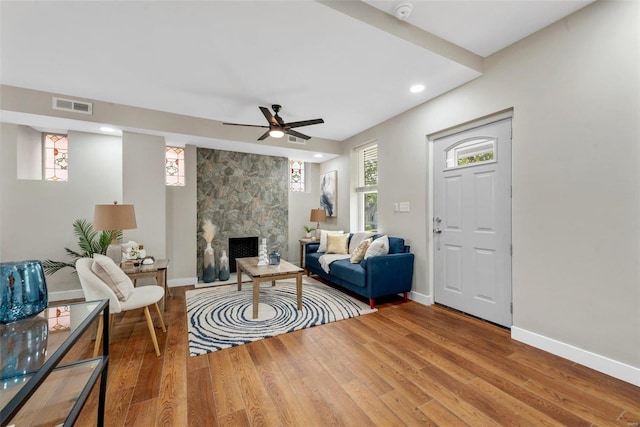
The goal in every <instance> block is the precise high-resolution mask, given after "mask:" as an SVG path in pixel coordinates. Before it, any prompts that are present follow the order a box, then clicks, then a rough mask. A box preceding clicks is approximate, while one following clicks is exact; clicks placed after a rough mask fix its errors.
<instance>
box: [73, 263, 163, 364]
mask: <svg viewBox="0 0 640 427" xmlns="http://www.w3.org/2000/svg"><path fill="white" fill-rule="evenodd" d="M92 263H93V259H92V258H80V259H79V260H78V261H77V262H76V271H77V272H78V277H79V278H80V285H81V286H82V290H83V292H84V298H85V300H87V301H93V300H102V299H108V300H109V312H110V313H111V316H110V317H111V318H110V319H109V325H110V326H111V325H113V315H114V314H116V313H120V312H123V311H129V310H135V309H137V308H143V307H144V315H145V317H146V319H147V326H148V327H149V334H150V335H151V340H152V341H153V347H154V348H155V350H156V355H157V356H158V357H159V356H160V348H159V347H158V339H157V337H156V331H155V328H154V326H153V321H152V320H151V314H150V313H149V306H151V305H154V306H155V308H156V312H157V313H158V318H159V320H160V325H161V326H162V331H163V332H166V331H167V329H166V327H165V325H164V320H163V319H162V313H161V312H160V308H159V307H158V301H160V300H161V299H162V298H163V297H164V289H163V288H162V287H161V286H141V287H139V288H133V290H132V291H131V294H130V295H129V297H128V298H127V300H126V301H120V300H119V299H118V297H117V296H116V294H115V293H114V292H113V290H111V288H110V287H109V285H107V284H106V283H104V282H103V281H102V280H101V279H100V278H99V277H98V276H97V275H96V274H94V272H93V271H91V265H92ZM132 286H133V285H132ZM103 322H104V320H103V318H102V316H100V320H99V322H98V334H97V335H96V343H95V347H94V350H93V354H94V357H96V356H97V355H98V354H99V350H100V342H101V340H102V328H103V327H104V326H103V325H104V323H103ZM110 330H111V328H110Z"/></svg>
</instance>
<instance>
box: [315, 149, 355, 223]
mask: <svg viewBox="0 0 640 427" xmlns="http://www.w3.org/2000/svg"><path fill="white" fill-rule="evenodd" d="M350 170H351V168H350V166H349V156H348V155H344V153H343V155H342V156H340V157H338V158H335V159H332V160H328V161H326V162H324V163H321V164H320V175H322V174H325V173H327V172H331V171H337V172H338V174H337V177H336V181H337V183H338V188H337V196H338V197H337V201H338V202H337V204H336V216H335V217H331V218H327V222H325V223H324V224H322V223H321V224H320V228H322V229H324V230H344V231H345V232H349V231H357V230H355V229H351V207H350V205H351V190H352V186H351V184H350V182H349V177H350V174H351V172H350ZM318 184H319V181H318ZM354 188H355V187H354ZM319 203H320V189H318V199H317V200H316V207H320V205H319Z"/></svg>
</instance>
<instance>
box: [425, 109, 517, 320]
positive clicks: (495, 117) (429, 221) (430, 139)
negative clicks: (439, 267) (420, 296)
mask: <svg viewBox="0 0 640 427" xmlns="http://www.w3.org/2000/svg"><path fill="white" fill-rule="evenodd" d="M504 119H511V127H512V129H513V128H514V127H515V126H514V120H513V119H514V114H513V108H508V109H506V110H502V111H498V112H496V113H493V114H489V115H486V116H483V117H480V118H477V119H473V120H469V121H467V122H464V123H462V124H459V125H455V126H451V127H448V128H446V129H443V130H440V131H437V132H432V133H430V134H427V144H428V147H427V152H428V153H429V154H428V155H429V161H428V168H429V170H428V173H427V179H428V180H429V182H428V184H427V185H426V188H427V192H428V194H427V218H426V230H427V253H428V254H429V256H428V267H429V276H428V285H429V286H428V287H429V301H430V304H435V301H436V295H435V288H436V276H435V252H434V248H435V246H434V235H433V208H434V193H435V182H434V181H435V168H434V163H433V160H434V158H433V155H434V147H433V146H434V143H435V140H436V139H439V138H444V137H447V136H451V135H454V134H456V133H460V132H464V131H467V130H471V129H474V128H477V127H480V126H484V125H488V124H490V123H493V122H497V121H500V120H504ZM513 141H514V138H513V131H512V132H511V188H512V189H513ZM511 247H512V248H513V192H512V195H511ZM511 301H512V310H511V311H512V313H511V317H512V319H513V314H514V312H515V308H514V307H513V253H512V255H511ZM512 323H513V321H512Z"/></svg>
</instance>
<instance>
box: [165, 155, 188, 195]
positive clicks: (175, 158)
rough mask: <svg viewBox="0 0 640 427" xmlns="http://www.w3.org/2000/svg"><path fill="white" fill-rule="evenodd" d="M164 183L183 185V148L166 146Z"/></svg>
mask: <svg viewBox="0 0 640 427" xmlns="http://www.w3.org/2000/svg"><path fill="white" fill-rule="evenodd" d="M164 166H165V169H166V184H167V185H171V186H184V148H180V147H166V148H165V153H164Z"/></svg>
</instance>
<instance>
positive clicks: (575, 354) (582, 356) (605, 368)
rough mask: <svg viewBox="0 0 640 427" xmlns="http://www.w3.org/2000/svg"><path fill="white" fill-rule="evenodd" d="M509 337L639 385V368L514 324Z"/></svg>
mask: <svg viewBox="0 0 640 427" xmlns="http://www.w3.org/2000/svg"><path fill="white" fill-rule="evenodd" d="M511 338H513V339H514V340H517V341H521V342H523V343H525V344H529V345H531V346H533V347H536V348H539V349H541V350H544V351H547V352H549V353H552V354H555V355H556V356H560V357H563V358H565V359H568V360H571V361H573V362H576V363H579V364H581V365H584V366H586V367H588V368H591V369H595V370H596V371H598V372H602V373H604V374H607V375H610V376H612V377H614V378H618V379H619V380H622V381H626V382H628V383H631V384H633V385H637V386H640V368H636V367H634V366H631V365H627V364H625V363H622V362H618V361H617V360H613V359H609V358H608V357H605V356H601V355H599V354H596V353H592V352H590V351H587V350H583V349H581V348H578V347H575V346H572V345H571V344H566V343H563V342H561V341H557V340H554V339H553V338H548V337H545V336H543V335H540V334H537V333H535V332H530V331H527V330H525V329H522V328H518V327H516V326H513V327H511Z"/></svg>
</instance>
